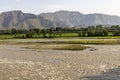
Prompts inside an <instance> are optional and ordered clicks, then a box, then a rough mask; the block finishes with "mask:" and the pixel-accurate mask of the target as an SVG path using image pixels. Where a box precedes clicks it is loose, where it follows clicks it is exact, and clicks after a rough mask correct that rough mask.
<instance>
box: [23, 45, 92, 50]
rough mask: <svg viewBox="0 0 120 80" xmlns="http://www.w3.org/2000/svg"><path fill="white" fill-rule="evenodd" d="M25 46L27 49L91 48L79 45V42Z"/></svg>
mask: <svg viewBox="0 0 120 80" xmlns="http://www.w3.org/2000/svg"><path fill="white" fill-rule="evenodd" d="M24 48H27V49H40V50H41V49H43V50H46V49H47V50H72V51H80V50H84V49H87V48H90V47H88V46H83V45H77V44H74V45H73V44H72V45H71V44H64V45H63V44H62V45H61V44H56V45H55V44H51V45H49V44H45V45H38V44H36V45H31V46H27V47H24Z"/></svg>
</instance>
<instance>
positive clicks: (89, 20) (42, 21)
mask: <svg viewBox="0 0 120 80" xmlns="http://www.w3.org/2000/svg"><path fill="white" fill-rule="evenodd" d="M79 25H85V26H89V25H120V17H119V16H111V15H105V14H82V13H80V12H77V11H64V10H62V11H57V12H54V13H41V14H39V15H35V14H31V13H23V12H22V11H19V10H16V11H8V12H3V13H1V14H0V29H12V28H17V29H30V28H49V27H73V26H79Z"/></svg>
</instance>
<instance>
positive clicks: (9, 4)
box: [0, 0, 120, 16]
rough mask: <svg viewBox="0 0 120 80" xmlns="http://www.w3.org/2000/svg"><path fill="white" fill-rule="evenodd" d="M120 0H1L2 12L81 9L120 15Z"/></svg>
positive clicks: (0, 10)
mask: <svg viewBox="0 0 120 80" xmlns="http://www.w3.org/2000/svg"><path fill="white" fill-rule="evenodd" d="M119 3H120V0H1V1H0V6H1V8H0V12H5V11H11V10H22V11H23V12H27V13H34V14H39V13H43V12H55V11H59V10H69V11H79V12H82V13H85V14H90V13H103V14H109V15H118V16H120V5H119Z"/></svg>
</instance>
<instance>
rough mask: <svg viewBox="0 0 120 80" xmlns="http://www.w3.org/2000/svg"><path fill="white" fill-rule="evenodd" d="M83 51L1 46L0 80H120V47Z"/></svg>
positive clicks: (97, 47) (100, 46) (105, 46)
mask: <svg viewBox="0 0 120 80" xmlns="http://www.w3.org/2000/svg"><path fill="white" fill-rule="evenodd" d="M91 46H92V47H94V48H95V49H96V50H95V51H92V50H91V48H90V49H86V50H84V51H63V50H34V49H24V48H22V47H24V45H6V44H4V45H0V80H120V68H119V66H120V45H91Z"/></svg>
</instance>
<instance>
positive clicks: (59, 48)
mask: <svg viewBox="0 0 120 80" xmlns="http://www.w3.org/2000/svg"><path fill="white" fill-rule="evenodd" d="M87 48H90V47H88V46H82V45H67V46H62V47H56V48H53V49H54V50H72V51H80V50H84V49H87Z"/></svg>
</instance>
